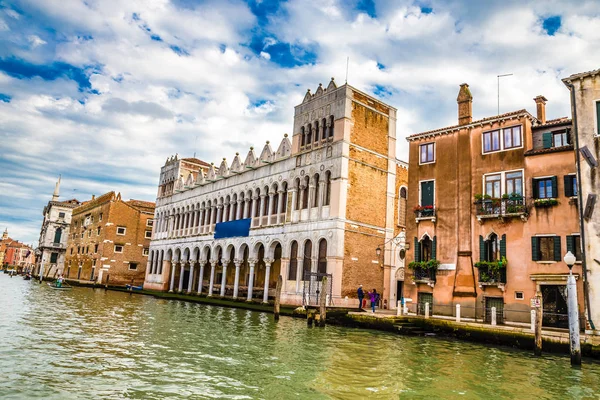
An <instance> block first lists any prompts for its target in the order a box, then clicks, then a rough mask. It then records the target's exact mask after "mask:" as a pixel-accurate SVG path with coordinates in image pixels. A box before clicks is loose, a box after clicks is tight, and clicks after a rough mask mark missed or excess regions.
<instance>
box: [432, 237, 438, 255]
mask: <svg viewBox="0 0 600 400" xmlns="http://www.w3.org/2000/svg"><path fill="white" fill-rule="evenodd" d="M431 259H432V260H437V236H434V237H433V242H432V243H431Z"/></svg>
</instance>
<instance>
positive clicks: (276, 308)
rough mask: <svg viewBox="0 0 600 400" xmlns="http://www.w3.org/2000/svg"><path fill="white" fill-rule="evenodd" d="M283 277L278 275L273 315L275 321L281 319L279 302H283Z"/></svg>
mask: <svg viewBox="0 0 600 400" xmlns="http://www.w3.org/2000/svg"><path fill="white" fill-rule="evenodd" d="M282 284H283V279H282V278H281V275H279V276H278V277H277V286H275V305H274V306H273V315H274V319H275V321H279V304H280V303H281V286H282Z"/></svg>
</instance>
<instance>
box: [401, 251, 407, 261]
mask: <svg viewBox="0 0 600 400" xmlns="http://www.w3.org/2000/svg"><path fill="white" fill-rule="evenodd" d="M404 257H406V250H404V249H402V250H400V259H401V260H404Z"/></svg>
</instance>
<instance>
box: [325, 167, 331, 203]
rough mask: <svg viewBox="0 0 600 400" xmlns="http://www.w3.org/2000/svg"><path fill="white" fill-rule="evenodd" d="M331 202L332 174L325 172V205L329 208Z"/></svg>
mask: <svg viewBox="0 0 600 400" xmlns="http://www.w3.org/2000/svg"><path fill="white" fill-rule="evenodd" d="M330 201H331V172H329V171H327V172H325V201H324V205H326V206H328V205H329V203H330Z"/></svg>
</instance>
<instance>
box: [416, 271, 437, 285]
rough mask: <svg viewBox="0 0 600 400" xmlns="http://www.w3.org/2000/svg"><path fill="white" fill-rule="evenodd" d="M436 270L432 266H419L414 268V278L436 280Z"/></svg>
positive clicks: (417, 279)
mask: <svg viewBox="0 0 600 400" xmlns="http://www.w3.org/2000/svg"><path fill="white" fill-rule="evenodd" d="M435 275H436V271H435V270H434V269H431V268H423V267H417V268H415V269H414V270H413V279H414V280H415V281H433V282H435Z"/></svg>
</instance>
